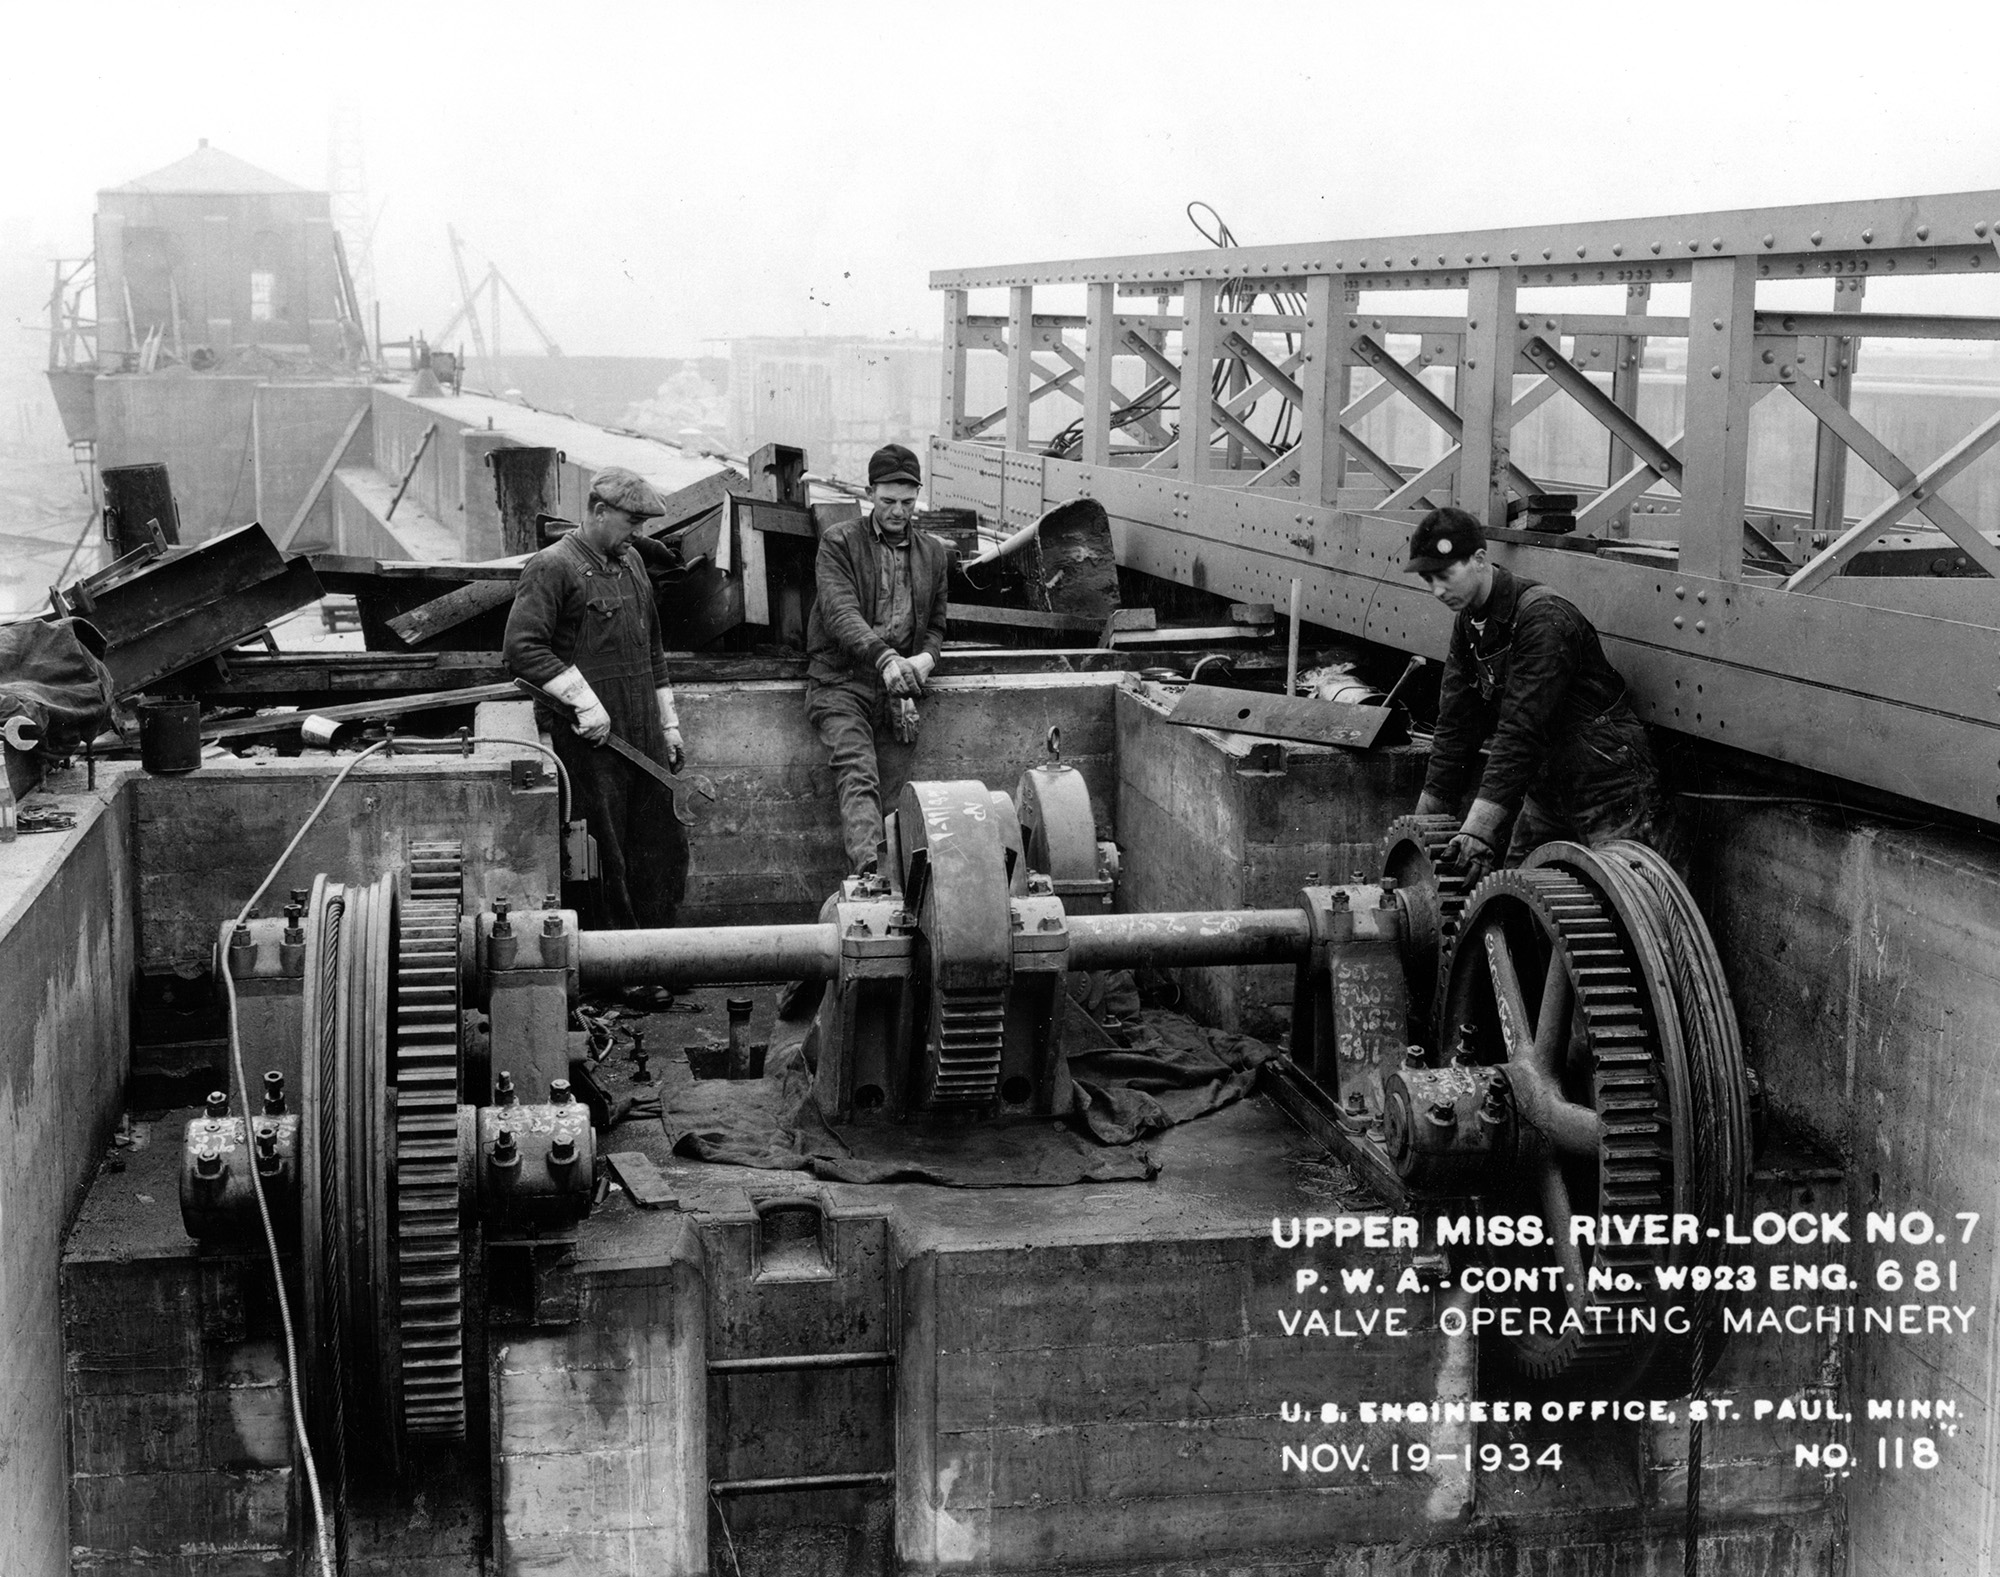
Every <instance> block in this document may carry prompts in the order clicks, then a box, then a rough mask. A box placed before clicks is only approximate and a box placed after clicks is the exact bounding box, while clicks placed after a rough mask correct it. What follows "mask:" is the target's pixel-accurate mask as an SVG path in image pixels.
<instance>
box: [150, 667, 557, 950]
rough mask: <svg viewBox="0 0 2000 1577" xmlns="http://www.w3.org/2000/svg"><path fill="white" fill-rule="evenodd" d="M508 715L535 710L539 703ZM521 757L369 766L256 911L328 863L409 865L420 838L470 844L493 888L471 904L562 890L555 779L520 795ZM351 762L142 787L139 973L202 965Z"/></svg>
mask: <svg viewBox="0 0 2000 1577" xmlns="http://www.w3.org/2000/svg"><path fill="white" fill-rule="evenodd" d="M508 711H509V712H510V713H514V714H519V715H520V716H522V717H525V716H526V714H527V713H528V711H529V708H528V707H527V705H526V704H525V703H523V704H522V705H520V706H518V707H509V708H508ZM485 727H486V724H485V721H484V720H482V724H481V731H482V732H484V731H485ZM514 755H519V756H521V757H524V758H527V757H536V753H535V752H534V751H531V750H527V749H521V750H519V751H510V750H509V749H508V748H507V747H505V746H482V747H481V758H478V759H474V760H472V761H465V760H462V759H455V758H452V757H449V756H439V755H432V756H424V757H409V758H402V759H397V760H394V761H381V760H380V759H379V758H377V759H375V760H370V761H368V762H366V763H364V764H363V765H362V766H360V767H358V768H356V769H355V772H354V774H353V776H352V777H350V778H349V779H348V780H347V783H346V784H345V785H343V787H342V788H341V790H340V794H341V796H342V797H340V798H338V799H336V800H335V801H334V803H333V804H332V805H331V806H329V807H328V810H327V813H326V814H325V815H324V816H322V817H321V818H320V820H319V821H318V823H316V824H315V825H314V827H313V829H312V831H311V832H309V833H308V834H307V835H306V839H305V842H303V843H302V844H300V845H299V849H298V852H297V853H296V854H294V855H293V856H292V858H291V861H290V862H289V863H288V864H287V865H286V867H285V869H284V871H283V873H282V874H280V876H279V877H278V879H277V880H276V881H275V882H274V883H272V885H271V890H270V893H269V895H268V896H267V897H266V900H265V902H264V903H263V904H262V905H261V906H260V912H261V913H264V914H275V913H277V912H278V911H279V910H280V909H281V908H282V907H283V906H284V902H285V893H286V890H287V889H288V888H291V887H310V886H311V885H312V879H313V877H314V876H316V875H317V874H319V873H320V872H322V871H324V872H326V873H327V874H328V875H330V876H333V877H335V878H336V879H338V880H341V881H372V880H374V878H375V877H377V876H379V875H380V874H381V873H382V872H383V871H384V870H385V869H387V868H388V867H389V866H390V865H391V864H394V863H398V862H400V861H401V859H402V857H403V851H404V849H405V848H406V847H407V846H408V845H409V844H410V843H412V842H421V841H424V840H427V839H433V838H458V839H461V840H463V842H464V844H465V859H466V866H467V869H468V870H470V871H476V872H480V871H483V872H484V873H485V875H484V879H483V885H475V886H470V887H469V890H468V892H467V901H468V903H477V904H485V903H488V902H490V901H491V900H492V899H494V898H510V899H514V900H517V901H518V900H520V899H522V898H525V897H535V898H539V897H540V896H541V895H542V894H544V893H548V892H553V891H554V890H555V888H556V877H557V868H556V862H557V856H558V844H557V838H558V832H557V827H556V792H555V788H554V786H553V784H552V783H550V782H548V781H546V780H545V781H544V784H543V786H542V787H539V788H533V789H516V788H515V787H514V786H513V784H512V782H511V781H510V778H509V761H510V760H511V759H512V757H513V756H514ZM536 759H540V758H539V757H536ZM341 764H342V763H339V762H331V761H327V760H325V759H322V760H320V761H317V762H315V761H313V760H311V759H310V758H301V759H299V760H298V761H293V762H285V763H275V762H274V763H272V764H270V765H268V766H247V765H246V766H241V767H233V768H211V769H208V770H206V771H201V772H194V773H190V774H188V775H187V776H185V777H160V778H154V777H148V778H141V779H138V780H137V781H136V782H135V783H134V784H133V798H132V849H133V859H134V862H135V863H136V865H137V867H138V877H137V893H138V918H137V935H138V943H137V953H138V964H139V967H140V968H142V969H149V970H171V969H176V968H181V969H187V968H192V967H200V968H206V966H207V960H208V956H209V951H210V949H211V948H213V947H214V945H215V937H216V930H217V927H219V926H220V925H221V924H222V922H223V921H224V920H226V919H228V918H230V917H231V916H233V915H234V914H235V913H236V911H237V910H238V909H239V908H240V907H241V906H242V904H243V901H244V900H245V899H246V898H248V897H249V896H250V894H251V893H252V892H254V891H255V890H256V887H257V883H258V882H259V881H261V880H262V879H263V876H264V872H265V871H266V870H267V869H268V868H269V867H270V863H271V861H272V860H274V859H276V858H277V856H278V854H279V853H280V852H281V851H282V850H283V849H284V847H285V844H286V842H287V840H289V839H290V837H291V836H292V834H293V833H294V832H295V831H296V830H297V828H298V826H299V824H300V823H301V822H303V821H304V820H305V818H306V815H307V813H308V812H309V811H310V810H311V809H312V807H313V806H314V804H316V803H317V802H318V800H319V798H320V796H321V795H322V794H324V793H325V792H326V788H327V785H328V783H330V782H331V781H332V779H333V775H334V773H335V772H337V771H338V770H339V768H340V765H341Z"/></svg>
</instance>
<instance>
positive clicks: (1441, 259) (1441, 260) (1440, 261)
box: [1438, 252, 1444, 268]
mask: <svg viewBox="0 0 2000 1577" xmlns="http://www.w3.org/2000/svg"><path fill="white" fill-rule="evenodd" d="M1438 267H1439V268H1443V267H1444V253H1442V252H1440V253H1438Z"/></svg>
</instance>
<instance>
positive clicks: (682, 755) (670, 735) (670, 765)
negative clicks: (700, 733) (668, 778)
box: [667, 728, 688, 772]
mask: <svg viewBox="0 0 2000 1577" xmlns="http://www.w3.org/2000/svg"><path fill="white" fill-rule="evenodd" d="M687 758H688V757H687V746H686V745H684V744H682V743H681V731H680V730H679V729H678V728H670V729H668V730H667V770H668V771H669V772H678V771H680V769H681V768H682V767H684V766H686V765H687Z"/></svg>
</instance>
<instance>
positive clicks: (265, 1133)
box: [257, 1123, 278, 1155]
mask: <svg viewBox="0 0 2000 1577" xmlns="http://www.w3.org/2000/svg"><path fill="white" fill-rule="evenodd" d="M257 1153H258V1154H259V1155H276V1154H277V1153H278V1125H277V1124H276V1123H259V1124H257Z"/></svg>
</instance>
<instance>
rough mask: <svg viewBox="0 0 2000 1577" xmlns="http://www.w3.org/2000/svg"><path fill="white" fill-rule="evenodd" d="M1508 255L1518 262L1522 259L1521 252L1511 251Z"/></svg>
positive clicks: (1510, 258) (1512, 260) (1511, 259)
mask: <svg viewBox="0 0 2000 1577" xmlns="http://www.w3.org/2000/svg"><path fill="white" fill-rule="evenodd" d="M1507 257H1508V259H1509V261H1511V262H1515V263H1518V262H1520V261H1521V254H1520V253H1519V252H1509V253H1508V254H1507Z"/></svg>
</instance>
